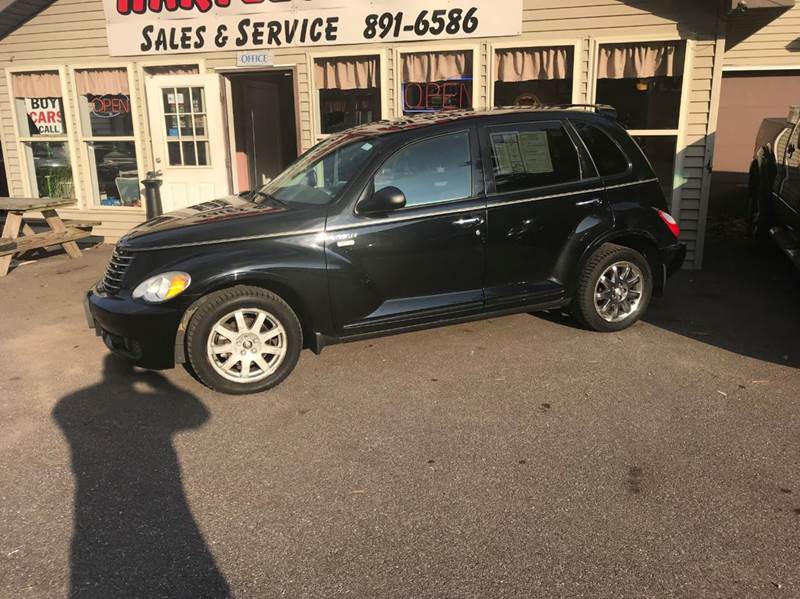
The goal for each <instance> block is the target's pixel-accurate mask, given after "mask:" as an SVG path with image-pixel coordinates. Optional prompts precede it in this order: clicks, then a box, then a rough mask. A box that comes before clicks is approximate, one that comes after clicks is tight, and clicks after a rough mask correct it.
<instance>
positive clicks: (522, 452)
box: [0, 242, 800, 599]
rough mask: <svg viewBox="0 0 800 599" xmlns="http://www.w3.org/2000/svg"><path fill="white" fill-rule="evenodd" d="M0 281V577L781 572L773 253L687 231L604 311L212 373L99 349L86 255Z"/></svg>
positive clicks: (91, 269)
mask: <svg viewBox="0 0 800 599" xmlns="http://www.w3.org/2000/svg"><path fill="white" fill-rule="evenodd" d="M110 251H111V248H109V247H107V246H104V247H99V248H96V249H92V250H89V251H87V252H86V254H85V256H84V257H83V258H81V259H79V260H69V259H68V258H67V257H65V256H62V255H55V256H51V257H48V258H46V259H41V260H37V261H36V262H35V263H32V264H24V265H22V266H19V267H18V268H17V269H16V270H15V271H13V272H12V273H11V275H10V276H9V277H7V278H5V279H2V280H0V597H9V598H10V597H13V598H15V599H23V598H36V599H40V598H49V597H75V598H79V597H80V598H83V597H87V598H102V599H109V598H124V597H137V598H138V597H142V598H159V597H169V598H172V597H180V598H183V597H186V598H192V599H195V598H201V597H215V598H217V597H227V596H232V597H242V598H244V597H253V598H270V597H290V598H306V597H308V598H322V597H325V598H327V597H354V598H358V599H362V598H372V597H375V598H394V597H397V598H404V599H406V598H420V599H421V598H493V599H494V598H503V597H536V598H546V597H592V598H597V597H603V598H604V597H636V598H641V597H670V598H671V597H687V598H696V597H720V598H726V599H727V598H733V597H754V598H762V597H767V598H770V597H800V275H798V273H796V272H794V271H793V270H792V269H791V267H790V266H789V265H788V264H787V263H786V261H784V260H783V259H782V258H781V257H780V256H779V255H777V254H775V253H768V254H767V255H764V256H751V255H749V254H748V253H747V252H746V251H745V250H744V249H743V248H742V246H741V244H739V243H736V242H716V243H712V244H710V247H709V249H708V253H709V255H708V260H707V265H706V267H707V268H706V270H704V271H703V272H681V273H679V274H678V275H677V277H676V278H675V279H674V280H673V281H672V284H671V286H670V289H669V290H668V293H667V295H666V297H664V298H663V299H659V300H656V302H655V304H654V305H653V306H652V309H651V312H650V313H649V315H648V316H647V318H646V319H645V321H644V322H641V323H639V324H637V325H636V326H635V327H633V328H632V329H631V330H629V331H626V332H623V333H620V334H612V335H601V334H596V333H591V332H587V331H584V330H581V329H578V328H576V327H575V326H573V325H572V324H571V323H570V321H569V320H567V319H565V318H564V317H563V316H562V315H559V314H548V315H527V314H523V315H517V316H511V317H506V318H498V319H493V320H488V321H482V322H475V323H469V324H461V325H457V326H451V327H447V328H441V329H436V330H429V331H424V332H419V333H412V334H406V335H400V336H395V337H390V338H384V339H377V340H372V341H364V342H358V343H354V344H348V345H340V346H335V347H330V348H328V349H326V350H325V351H324V353H323V354H322V356H319V357H317V356H314V355H313V354H311V353H308V352H304V354H303V356H302V357H301V360H300V364H299V365H298V368H297V370H296V371H295V373H294V374H293V375H292V376H291V377H290V378H289V380H288V381H287V382H286V383H284V384H283V385H281V386H280V387H279V388H277V389H276V390H274V391H271V392H269V393H265V394H262V395H258V396H253V397H226V396H222V395H217V394H214V393H212V392H210V391H208V390H207V389H205V388H203V387H201V386H200V385H199V384H198V383H197V382H195V381H194V379H192V378H191V377H190V376H189V375H188V374H187V373H186V372H184V371H183V370H182V369H181V370H175V371H168V372H164V373H150V372H145V371H141V370H136V369H133V368H131V367H129V366H127V365H126V364H125V363H123V362H121V361H119V360H117V359H115V358H112V357H109V355H108V353H107V352H106V350H105V348H104V347H103V345H102V343H101V342H100V340H99V339H98V338H96V337H95V336H94V334H93V333H92V332H91V331H90V330H88V329H87V328H86V325H85V323H84V316H83V312H82V307H81V302H80V300H81V293H82V291H83V290H84V289H86V288H88V287H89V286H90V285H91V284H92V283H93V282H94V281H95V280H96V279H98V278H99V277H100V275H101V273H102V271H103V269H104V266H105V262H106V261H107V259H108V257H109V255H110Z"/></svg>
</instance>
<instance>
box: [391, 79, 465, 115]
mask: <svg viewBox="0 0 800 599" xmlns="http://www.w3.org/2000/svg"><path fill="white" fill-rule="evenodd" d="M463 108H472V79H451V80H449V81H430V82H428V83H405V84H404V85H403V111H404V112H436V111H439V110H461V109H463Z"/></svg>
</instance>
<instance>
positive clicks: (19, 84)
mask: <svg viewBox="0 0 800 599" xmlns="http://www.w3.org/2000/svg"><path fill="white" fill-rule="evenodd" d="M11 85H12V87H13V92H14V97H15V98H60V97H61V81H60V79H59V77H58V73H46V72H45V73H14V75H13V76H12V78H11Z"/></svg>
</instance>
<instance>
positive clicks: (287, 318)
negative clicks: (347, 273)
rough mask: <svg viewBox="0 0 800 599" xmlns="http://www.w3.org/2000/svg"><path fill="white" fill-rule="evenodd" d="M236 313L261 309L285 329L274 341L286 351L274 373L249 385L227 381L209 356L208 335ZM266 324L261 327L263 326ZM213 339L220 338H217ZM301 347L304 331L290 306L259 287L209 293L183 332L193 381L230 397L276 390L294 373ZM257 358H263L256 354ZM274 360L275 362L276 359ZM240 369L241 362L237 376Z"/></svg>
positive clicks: (261, 370) (233, 288) (231, 374)
mask: <svg viewBox="0 0 800 599" xmlns="http://www.w3.org/2000/svg"><path fill="white" fill-rule="evenodd" d="M237 310H245V311H247V310H260V311H263V312H265V313H268V315H269V317H270V318H272V319H273V320H274V322H276V323H279V324H280V326H282V327H283V330H284V333H283V334H282V335H281V336H280V337H279V339H277V340H275V342H276V343H277V344H278V345H280V346H281V347H282V348H284V349H285V353H284V354H283V357H282V359H281V360H280V361H279V363H278V364H277V366H276V368H275V370H274V372H272V373H271V374H269V375H268V376H266V377H265V378H261V379H260V380H257V381H254V382H248V381H247V380H241V381H234V380H230V379H229V378H226V377H225V376H223V375H222V374H220V372H219V371H218V369H217V367H215V366H214V364H213V363H212V358H211V357H210V356H209V353H208V344H209V343H210V341H209V336H210V335H211V330H212V328H213V327H214V326H215V325H216V324H217V323H218V322H219V321H220V319H223V318H225V317H226V316H227V315H230V314H233V313H235V312H236V311H237ZM269 322H272V321H269ZM269 322H268V323H267V324H269ZM247 324H248V325H255V322H248V323H247ZM267 324H265V325H264V326H265V327H266V326H267ZM248 334H251V333H248ZM214 339H221V338H220V337H218V336H216V337H214ZM231 342H232V343H233V344H234V346H235V347H241V349H242V351H245V350H244V346H243V345H242V346H236V344H237V343H239V341H231ZM248 342H250V343H252V342H251V341H249V340H245V341H243V343H248ZM265 345H266V344H265ZM302 348H303V332H302V329H301V327H300V321H299V320H298V318H297V315H296V314H295V313H294V311H293V310H292V308H291V307H290V306H289V304H287V303H286V302H285V301H283V299H281V298H280V297H279V296H278V295H276V294H274V293H272V292H271V291H268V290H266V289H262V288H260V287H246V286H237V287H231V288H230V289H223V290H222V291H217V292H215V293H212V294H210V295H209V296H208V297H207V298H205V301H204V302H203V303H202V304H201V306H200V308H199V309H198V310H197V312H196V313H195V314H194V316H192V319H191V321H189V326H188V328H187V331H186V353H187V356H188V358H189V367H190V369H191V370H190V372H193V374H194V375H195V376H196V378H197V379H198V380H199V381H200V382H201V383H203V384H204V385H205V386H207V387H209V388H210V389H213V390H214V391H219V392H221V393H226V394H229V395H248V394H252V393H259V392H261V391H266V390H267V389H271V388H272V387H275V386H276V385H278V384H279V383H281V382H282V381H283V380H284V379H285V378H286V377H287V376H289V374H291V372H292V370H294V367H295V366H296V365H297V360H298V359H299V357H300V351H301V350H302ZM250 351H252V352H253V354H255V353H256V349H253V350H250ZM245 353H247V351H245ZM221 355H224V354H221ZM229 355H230V357H233V356H234V353H233V352H232V353H231V354H229ZM237 355H238V350H237ZM242 355H245V354H242ZM249 357H250V356H249V355H247V356H246V358H249ZM259 357H263V356H261V354H260V353H259ZM274 359H276V360H277V358H274ZM243 368H244V362H240V363H239V373H238V374H239V375H240V376H241V374H242V370H243ZM249 368H252V367H249ZM256 368H258V370H259V371H260V373H261V374H262V375H265V374H266V373H267V372H269V371H268V370H264V369H262V368H260V367H258V366H256ZM228 374H229V376H236V375H237V373H236V372H235V371H233V372H229V373H228Z"/></svg>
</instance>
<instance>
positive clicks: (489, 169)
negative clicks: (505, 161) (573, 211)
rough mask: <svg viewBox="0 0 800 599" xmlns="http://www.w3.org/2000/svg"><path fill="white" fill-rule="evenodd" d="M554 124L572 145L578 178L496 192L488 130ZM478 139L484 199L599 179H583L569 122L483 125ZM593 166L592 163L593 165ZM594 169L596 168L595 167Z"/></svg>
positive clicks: (579, 157)
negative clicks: (482, 154) (480, 143)
mask: <svg viewBox="0 0 800 599" xmlns="http://www.w3.org/2000/svg"><path fill="white" fill-rule="evenodd" d="M548 123H549V124H556V125H558V126H559V127H561V129H563V130H564V133H566V134H567V138H569V141H570V143H572V147H573V148H575V154H576V156H577V157H578V171H579V173H580V178H578V179H576V180H574V181H564V182H561V183H550V184H549V185H541V186H538V187H526V188H524V189H515V190H514V191H497V180H496V179H495V176H494V167H493V166H492V149H491V145H490V144H491V141H490V138H489V129H491V128H497V127H504V128H507V127H519V126H524V125H534V126H536V125H543V124H548ZM480 137H481V139H482V140H483V141H485V146H483V145H482V147H484V148H485V149H484V151H485V153H486V156H485V157H484V160H483V164H484V169H483V172H484V177H485V178H486V183H487V185H486V197H487V198H495V197H497V196H508V195H514V194H518V193H521V194H525V193H531V192H538V191H539V190H550V189H558V188H560V187H564V186H565V185H581V184H584V183H587V182H592V181H597V180H598V179H600V178H601V177H598V176H593V177H584V176H583V167H582V165H581V148H580V147H578V144H577V142H576V139H575V136H574V135H573V134H572V131H570V124H569V121H566V120H562V119H547V120H539V121H537V120H533V121H531V120H525V121H512V122H507V123H496V124H490V123H484V124H482V125H480ZM578 139H580V136H578ZM587 155H588V156H589V159H590V160H591V154H588V153H587ZM593 164H594V163H593ZM595 168H596V167H595Z"/></svg>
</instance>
